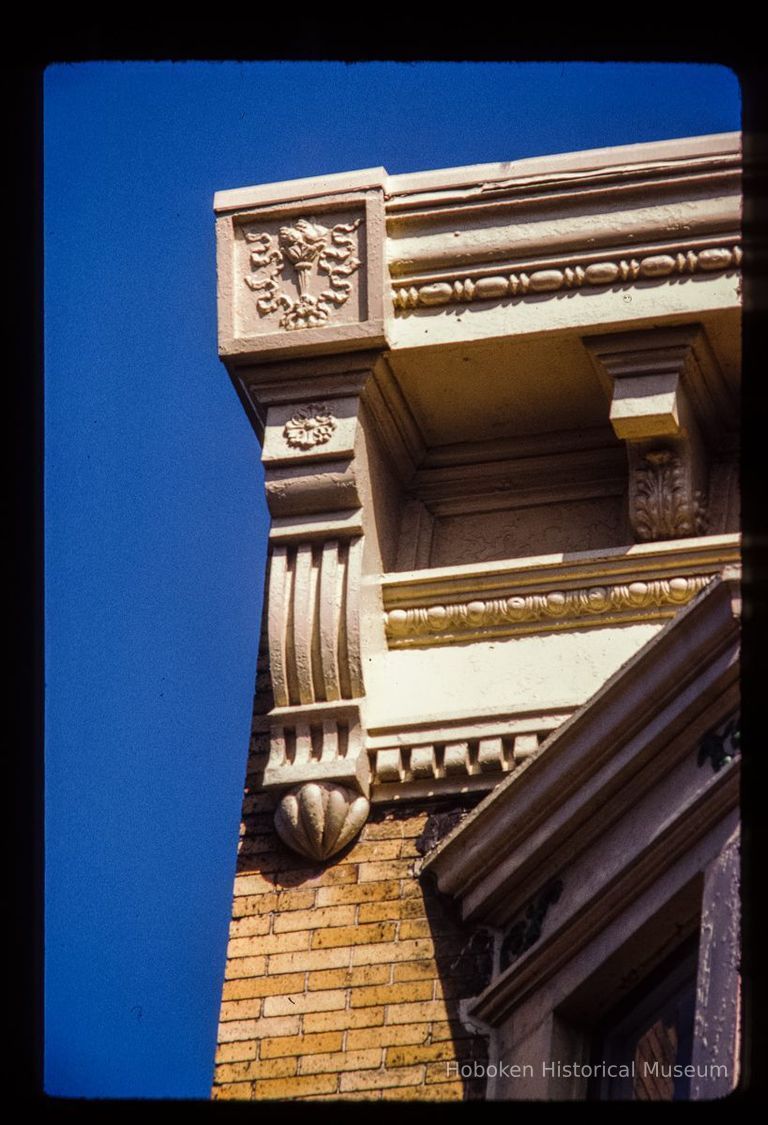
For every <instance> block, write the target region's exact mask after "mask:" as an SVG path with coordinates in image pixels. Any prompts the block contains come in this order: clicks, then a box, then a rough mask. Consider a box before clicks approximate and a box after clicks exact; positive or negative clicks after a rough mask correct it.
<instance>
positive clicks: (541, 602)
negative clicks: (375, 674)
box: [385, 575, 712, 648]
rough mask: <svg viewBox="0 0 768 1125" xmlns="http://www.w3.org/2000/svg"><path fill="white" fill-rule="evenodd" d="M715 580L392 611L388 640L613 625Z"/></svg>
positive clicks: (433, 640)
mask: <svg viewBox="0 0 768 1125" xmlns="http://www.w3.org/2000/svg"><path fill="white" fill-rule="evenodd" d="M711 580H712V576H711V575H692V576H687V577H678V578H658V579H652V580H650V581H648V582H630V583H628V584H623V585H616V586H590V587H588V588H586V589H578V590H553V591H551V592H548V593H541V594H526V595H515V596H513V597H509V598H505V597H501V598H490V599H488V600H485V601H479V600H478V601H470V602H461V603H457V604H453V605H431V606H415V607H413V608H411V609H392V610H390V611H389V612H388V613H386V614H385V625H386V632H387V638H388V641H389V644H390V647H391V648H403V647H407V646H408V645H419V644H450V643H452V642H453V641H455V640H470V639H474V638H477V637H482V635H483V633H484V632H485V631H488V632H492V633H493V634H494V635H498V634H499V633H502V634H503V633H506V632H510V633H512V632H514V633H519V632H526V631H527V632H543V631H546V630H547V629H559V628H564V627H567V628H589V627H591V626H594V625H599V624H601V621H600V618H601V617H602V618H604V619H605V623H607V622H608V621H610V619H611V617H612V616H613V615H615V614H617V613H618V614H622V615H623V614H626V615H627V616H630V617H631V616H633V614H634V613H635V612H637V611H653V610H663V609H664V607H667V606H669V607H672V606H680V605H684V604H685V603H686V602H689V601H690V600H691V599H692V598H694V597H695V596H696V594H698V592H699V591H700V590H702V589H703V588H704V587H705V586H706V585H707V583H709V582H710V581H711ZM643 616H644V617H645V616H646V614H645V613H643Z"/></svg>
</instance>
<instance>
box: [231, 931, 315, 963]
mask: <svg viewBox="0 0 768 1125" xmlns="http://www.w3.org/2000/svg"><path fill="white" fill-rule="evenodd" d="M308 948H309V934H308V933H307V932H306V931H305V930H304V931H299V932H298V933H290V934H265V935H264V937H252V938H251V937H246V938H233V940H232V941H230V943H229V946H228V947H227V956H228V957H229V959H230V960H232V959H233V958H235V957H257V956H260V955H261V954H269V953H292V952H293V951H294V950H296V949H308Z"/></svg>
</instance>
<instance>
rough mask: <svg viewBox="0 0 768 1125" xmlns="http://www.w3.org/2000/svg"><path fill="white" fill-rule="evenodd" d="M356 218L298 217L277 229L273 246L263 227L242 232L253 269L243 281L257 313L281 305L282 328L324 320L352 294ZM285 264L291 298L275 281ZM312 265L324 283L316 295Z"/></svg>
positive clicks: (281, 277) (357, 263)
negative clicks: (325, 222) (325, 221)
mask: <svg viewBox="0 0 768 1125" xmlns="http://www.w3.org/2000/svg"><path fill="white" fill-rule="evenodd" d="M362 221H363V220H362V219H355V220H354V221H353V222H351V223H337V224H336V225H335V226H334V227H330V228H329V227H325V226H322V225H321V224H320V223H316V222H311V221H310V220H309V219H298V220H297V221H296V222H295V223H294V224H293V225H292V226H284V227H281V228H280V230H279V232H278V238H277V245H275V240H274V237H273V236H272V235H270V234H267V233H266V232H264V231H260V232H257V231H252V230H246V231H245V240H246V242H247V243H248V244H249V245H250V248H251V249H250V262H251V270H252V271H253V272H252V274H251V275H250V276H248V277H246V278H245V279H244V280H245V284H246V285H247V286H248V287H249V289H252V290H253V292H254V293H257V294H258V295H259V296H258V299H257V301H256V308H257V309H258V311H259V314H260V315H261V316H268V315H269V314H270V313H274V312H278V311H279V310H280V309H282V310H283V315H282V316H281V318H280V322H279V323H280V327H281V328H285V329H286V330H288V331H291V330H295V329H298V328H315V327H318V326H319V325H323V324H325V323H326V322H327V321H328V318H329V315H330V312H331V311H332V309H334V308H338V307H339V306H341V305H343V304H344V303H345V301H347V300H348V298H349V295H350V293H351V292H352V284H351V282H350V281H349V278H350V276H351V275H352V274H353V273H355V272H356V271H357V270H358V269H359V268H360V259H359V258H357V257H356V256H355V255H354V254H353V250H354V247H355V243H354V239H353V238H352V234H353V232H354V231H356V230H357V228H358V227H359V226H360V224H361V223H362ZM288 264H290V266H291V267H292V268H293V271H294V273H295V277H296V287H297V289H298V296H297V297H294V296H292V295H291V294H290V293H287V292H286V291H285V289H284V288H283V287H282V284H281V281H282V282H284V281H285V276H284V274H285V271H286V269H287V265H288ZM315 268H317V270H318V272H319V273H322V274H325V275H326V276H327V278H328V281H329V286H328V288H326V289H324V290H323V291H322V292H321V293H319V294H317V295H315V294H313V293H311V292H310V277H311V275H312V272H313V269H315Z"/></svg>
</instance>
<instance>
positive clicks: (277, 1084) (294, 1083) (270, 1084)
mask: <svg viewBox="0 0 768 1125" xmlns="http://www.w3.org/2000/svg"><path fill="white" fill-rule="evenodd" d="M338 1080H339V1077H338V1075H337V1074H306V1075H300V1076H299V1077H298V1078H265V1079H263V1080H261V1081H257V1082H255V1083H254V1087H253V1096H254V1097H255V1098H273V1099H275V1100H276V1101H290V1100H292V1099H293V1098H296V1097H299V1096H300V1095H301V1094H305V1095H306V1094H330V1093H332V1092H333V1091H334V1090H335V1089H336V1083H337V1082H338Z"/></svg>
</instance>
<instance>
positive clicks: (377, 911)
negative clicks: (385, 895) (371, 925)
mask: <svg viewBox="0 0 768 1125" xmlns="http://www.w3.org/2000/svg"><path fill="white" fill-rule="evenodd" d="M404 906H405V903H403V902H400V901H398V900H397V899H388V900H387V901H386V902H361V903H360V905H359V906H358V908H357V920H358V922H387V921H390V920H395V919H398V918H402V917H403V907H404Z"/></svg>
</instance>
